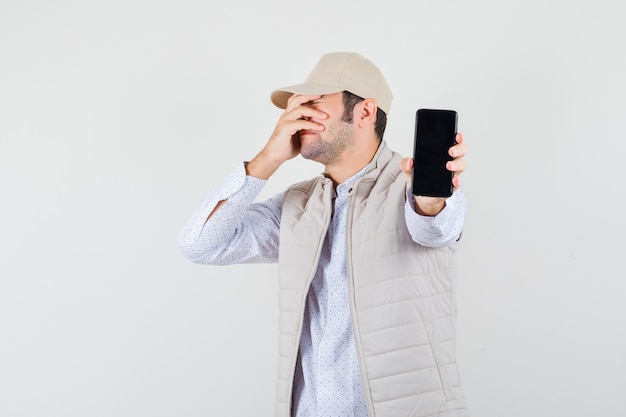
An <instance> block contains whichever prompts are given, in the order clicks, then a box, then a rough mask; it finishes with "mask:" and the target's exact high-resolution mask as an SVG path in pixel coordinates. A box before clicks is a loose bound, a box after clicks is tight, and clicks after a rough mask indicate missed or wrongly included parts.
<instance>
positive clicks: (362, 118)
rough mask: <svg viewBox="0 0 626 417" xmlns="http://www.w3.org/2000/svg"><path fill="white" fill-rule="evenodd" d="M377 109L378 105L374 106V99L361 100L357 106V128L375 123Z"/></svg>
mask: <svg viewBox="0 0 626 417" xmlns="http://www.w3.org/2000/svg"><path fill="white" fill-rule="evenodd" d="M377 109H378V105H377V104H376V101H375V100H374V99H371V98H366V99H365V100H363V101H362V102H361V103H360V106H359V112H360V113H359V114H358V122H359V127H365V126H367V125H368V124H370V123H374V122H375V121H376V110H377Z"/></svg>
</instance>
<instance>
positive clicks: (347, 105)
mask: <svg viewBox="0 0 626 417" xmlns="http://www.w3.org/2000/svg"><path fill="white" fill-rule="evenodd" d="M363 100H364V98H363V97H359V96H357V95H356V94H352V93H351V92H349V91H344V92H343V106H344V111H343V116H342V117H341V120H343V121H344V122H347V123H351V122H352V111H353V110H354V106H356V104H357V103H360V102H362V101H363ZM386 127H387V114H386V113H385V112H384V111H382V110H381V109H380V107H379V108H378V109H377V110H376V123H375V124H374V130H375V132H376V136H378V140H382V138H383V134H384V133H385V128H386Z"/></svg>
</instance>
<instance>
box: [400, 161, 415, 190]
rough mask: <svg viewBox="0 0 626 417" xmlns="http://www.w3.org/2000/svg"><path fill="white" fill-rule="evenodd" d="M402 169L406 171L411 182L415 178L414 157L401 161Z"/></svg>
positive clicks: (405, 173)
mask: <svg viewBox="0 0 626 417" xmlns="http://www.w3.org/2000/svg"><path fill="white" fill-rule="evenodd" d="M400 169H401V170H402V172H404V175H406V178H407V181H408V182H409V184H410V183H411V181H412V179H413V158H403V159H402V160H401V161H400Z"/></svg>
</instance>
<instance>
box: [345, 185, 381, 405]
mask: <svg viewBox="0 0 626 417" xmlns="http://www.w3.org/2000/svg"><path fill="white" fill-rule="evenodd" d="M359 182H360V181H357V182H356V183H355V184H354V185H353V186H352V188H351V189H350V200H349V204H348V213H347V214H348V216H347V219H346V268H347V273H348V274H347V275H348V289H349V297H350V316H351V319H352V336H353V337H354V345H355V347H356V354H357V357H358V360H359V375H360V377H361V386H362V388H363V396H364V398H365V403H366V404H367V414H368V415H369V416H370V417H374V416H375V414H374V403H373V402H372V396H371V394H370V386H369V379H368V378H367V376H366V375H365V373H366V368H365V360H364V358H363V356H364V355H363V347H362V345H361V339H360V334H361V331H360V330H359V320H358V317H357V314H356V300H355V294H354V275H353V273H352V234H351V232H350V231H351V230H352V220H353V217H354V201H355V199H356V197H355V196H356V190H357V187H358V183H359Z"/></svg>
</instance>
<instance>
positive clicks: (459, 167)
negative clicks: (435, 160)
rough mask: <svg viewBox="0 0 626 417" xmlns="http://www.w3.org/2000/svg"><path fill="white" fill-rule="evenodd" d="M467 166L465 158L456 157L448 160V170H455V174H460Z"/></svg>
mask: <svg viewBox="0 0 626 417" xmlns="http://www.w3.org/2000/svg"><path fill="white" fill-rule="evenodd" d="M466 167H467V164H466V163H465V161H464V160H463V159H455V160H454V161H448V162H447V163H446V168H447V169H448V171H452V172H454V173H455V175H460V174H461V173H462V172H463V171H465V168H466Z"/></svg>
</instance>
